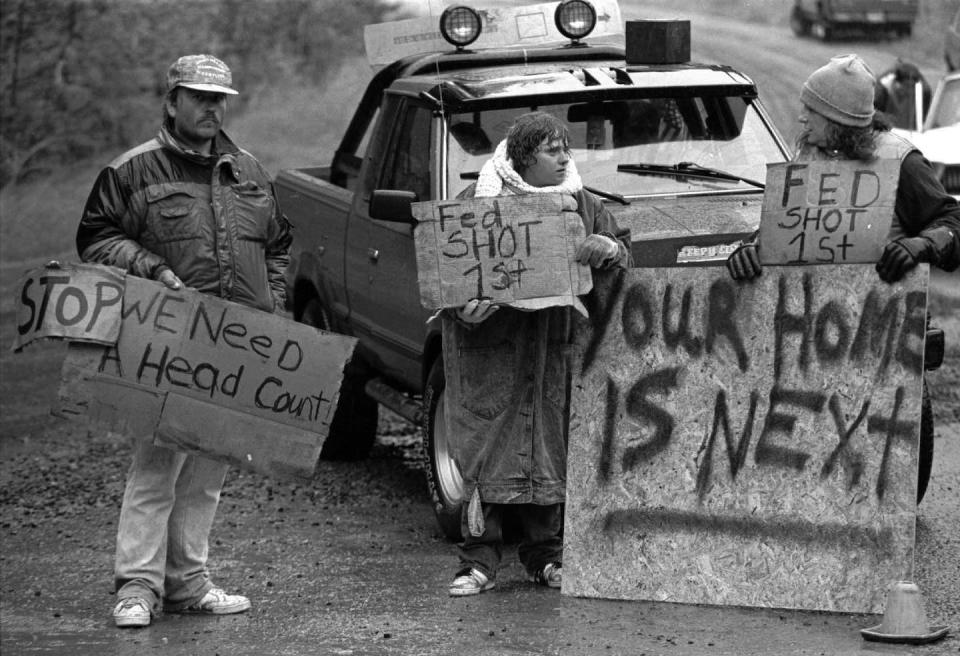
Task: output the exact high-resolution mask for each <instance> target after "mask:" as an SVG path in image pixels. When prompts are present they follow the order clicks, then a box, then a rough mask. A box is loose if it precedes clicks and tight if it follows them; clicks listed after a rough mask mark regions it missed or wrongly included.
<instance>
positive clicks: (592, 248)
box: [575, 235, 620, 269]
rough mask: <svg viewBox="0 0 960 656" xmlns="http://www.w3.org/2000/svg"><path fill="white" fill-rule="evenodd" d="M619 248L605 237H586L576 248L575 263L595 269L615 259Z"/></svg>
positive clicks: (614, 242)
mask: <svg viewBox="0 0 960 656" xmlns="http://www.w3.org/2000/svg"><path fill="white" fill-rule="evenodd" d="M619 253H620V248H619V247H618V246H617V242H616V241H614V240H613V239H611V238H610V237H607V236H606V235H587V238H586V239H584V240H583V242H581V243H580V245H579V246H577V252H576V254H575V256H576V258H577V262H579V263H580V264H588V265H590V266H592V267H593V268H595V269H599V268H600V267H601V266H603V265H604V264H606V263H607V262H609V261H610V260H612V259H614V258H616V257H617V254H619Z"/></svg>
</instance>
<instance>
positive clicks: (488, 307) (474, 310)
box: [457, 298, 500, 323]
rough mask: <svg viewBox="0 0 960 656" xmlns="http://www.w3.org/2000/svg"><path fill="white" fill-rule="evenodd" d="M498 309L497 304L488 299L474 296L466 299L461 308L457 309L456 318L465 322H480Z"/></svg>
mask: <svg viewBox="0 0 960 656" xmlns="http://www.w3.org/2000/svg"><path fill="white" fill-rule="evenodd" d="M498 309H500V306H499V305H495V304H494V303H491V302H490V300H489V299H482V300H481V299H479V298H475V299H473V300H470V301H467V304H466V305H464V306H463V307H462V308H458V309H457V318H458V319H460V321H463V322H465V323H480V322H481V321H484V320H485V319H487V318H488V317H489V316H490V315H492V314H493V313H494V312H496V311H497V310H498Z"/></svg>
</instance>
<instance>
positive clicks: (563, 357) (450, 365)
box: [438, 189, 629, 505]
mask: <svg viewBox="0 0 960 656" xmlns="http://www.w3.org/2000/svg"><path fill="white" fill-rule="evenodd" d="M464 195H468V194H464ZM574 197H575V198H576V200H577V203H578V206H577V213H578V214H579V215H580V217H581V218H582V219H583V224H584V228H585V230H586V234H588V235H589V234H594V233H596V234H604V235H606V236H609V237H612V238H614V239H617V241H618V244H619V246H620V249H619V254H618V257H617V259H616V260H615V261H614V262H612V263H611V267H616V266H620V267H624V268H625V267H627V266H628V263H629V252H628V250H627V247H626V245H625V244H624V243H623V234H622V233H621V231H620V230H619V229H618V227H617V225H616V221H615V220H614V218H613V216H612V215H611V214H610V212H609V211H607V210H606V208H604V207H603V203H602V202H601V201H600V199H599V198H597V197H596V196H594V195H593V194H591V193H590V192H588V191H585V190H582V189H581V190H580V191H578V192H576V193H575V194H574ZM626 241H627V243H629V237H627V239H626ZM608 268H609V267H608ZM572 312H573V310H572V309H571V308H570V307H551V308H547V309H544V310H537V311H530V312H528V311H522V310H517V309H514V308H511V307H507V306H502V307H500V308H499V309H498V310H497V311H496V312H494V313H493V314H492V315H491V316H489V317H488V318H487V319H486V320H485V321H483V322H481V323H479V324H465V323H462V322H460V321H458V320H457V319H456V318H455V313H454V312H453V311H446V312H443V313H442V314H441V320H442V322H443V345H444V346H443V358H444V374H445V376H446V388H445V398H444V408H445V417H444V418H442V419H439V418H438V420H443V421H446V430H447V431H448V432H447V435H448V436H449V438H450V441H451V443H452V444H453V446H454V453H455V457H456V460H457V462H458V463H459V465H460V471H461V473H462V475H463V478H464V483H465V489H466V492H467V494H468V495H472V493H473V491H474V490H475V489H476V490H478V491H479V495H480V499H481V500H482V501H483V502H485V503H507V504H519V503H532V504H538V505H549V504H556V503H563V502H564V499H565V489H566V469H567V462H566V457H567V424H568V416H569V405H570V365H571V348H572V343H573V319H574V317H573V316H572Z"/></svg>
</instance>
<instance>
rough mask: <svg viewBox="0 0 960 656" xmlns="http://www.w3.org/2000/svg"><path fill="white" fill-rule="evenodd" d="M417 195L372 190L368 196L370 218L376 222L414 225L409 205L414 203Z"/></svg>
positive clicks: (387, 190)
mask: <svg viewBox="0 0 960 656" xmlns="http://www.w3.org/2000/svg"><path fill="white" fill-rule="evenodd" d="M417 200H418V198H417V194H415V193H414V192H412V191H404V190H401V189H374V190H373V193H371V194H370V216H371V218H374V219H376V220H378V221H390V222H391V223H409V224H410V225H415V224H416V223H417V220H416V219H415V218H413V212H412V211H411V208H410V205H411V203H416V202H417Z"/></svg>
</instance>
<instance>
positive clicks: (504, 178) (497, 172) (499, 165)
mask: <svg viewBox="0 0 960 656" xmlns="http://www.w3.org/2000/svg"><path fill="white" fill-rule="evenodd" d="M566 169H567V172H566V175H564V178H563V182H561V183H560V184H558V185H553V186H550V187H534V186H532V185H529V184H527V183H526V182H525V181H524V179H523V178H521V177H520V174H519V173H517V170H516V169H515V168H513V162H512V161H511V160H510V158H508V157H507V141H506V139H504V140H503V141H501V142H500V143H499V144H498V145H497V149H496V150H495V151H494V152H493V157H491V158H490V159H488V160H487V161H486V163H485V164H484V165H483V167H482V168H481V169H480V177H479V178H477V186H476V189H475V191H474V193H473V195H474V196H503V195H507V194H551V193H556V192H561V193H566V194H573V193H576V192H578V191H580V190H581V189H583V181H582V180H581V179H580V174H579V173H578V172H577V165H576V164H575V163H574V161H573V158H572V157H571V158H570V159H568V160H567V167H566Z"/></svg>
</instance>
